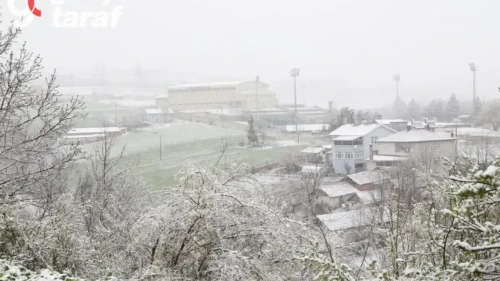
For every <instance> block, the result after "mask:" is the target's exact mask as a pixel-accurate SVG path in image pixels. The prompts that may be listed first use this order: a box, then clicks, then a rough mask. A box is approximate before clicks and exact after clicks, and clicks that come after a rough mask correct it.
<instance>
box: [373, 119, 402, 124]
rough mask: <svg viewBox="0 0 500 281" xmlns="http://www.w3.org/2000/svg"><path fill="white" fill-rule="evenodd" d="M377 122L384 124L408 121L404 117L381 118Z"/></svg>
mask: <svg viewBox="0 0 500 281" xmlns="http://www.w3.org/2000/svg"><path fill="white" fill-rule="evenodd" d="M375 122H377V124H382V125H391V124H394V123H407V122H408V121H407V120H403V119H380V120H375Z"/></svg>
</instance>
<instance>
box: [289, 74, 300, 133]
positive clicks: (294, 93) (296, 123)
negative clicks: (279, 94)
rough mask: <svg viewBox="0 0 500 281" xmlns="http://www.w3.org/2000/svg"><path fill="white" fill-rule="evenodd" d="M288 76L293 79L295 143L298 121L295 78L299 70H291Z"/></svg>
mask: <svg viewBox="0 0 500 281" xmlns="http://www.w3.org/2000/svg"><path fill="white" fill-rule="evenodd" d="M290 74H291V75H292V77H293V97H294V101H295V134H297V142H299V123H298V122H299V121H298V119H299V118H298V117H299V115H298V112H297V76H299V74H300V69H299V68H292V71H291V72H290Z"/></svg>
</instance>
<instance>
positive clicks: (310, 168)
mask: <svg viewBox="0 0 500 281" xmlns="http://www.w3.org/2000/svg"><path fill="white" fill-rule="evenodd" d="M321 169H323V167H321V166H302V173H308V174H315V173H319V172H320V171H321Z"/></svg>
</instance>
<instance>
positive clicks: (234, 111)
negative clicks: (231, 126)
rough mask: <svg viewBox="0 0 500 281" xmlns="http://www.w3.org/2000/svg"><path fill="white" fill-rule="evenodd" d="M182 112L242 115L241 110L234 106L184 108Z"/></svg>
mask: <svg viewBox="0 0 500 281" xmlns="http://www.w3.org/2000/svg"><path fill="white" fill-rule="evenodd" d="M181 112H184V113H210V114H217V115H240V114H241V111H240V110H237V109H232V108H222V109H221V108H212V109H192V110H183V111H181Z"/></svg>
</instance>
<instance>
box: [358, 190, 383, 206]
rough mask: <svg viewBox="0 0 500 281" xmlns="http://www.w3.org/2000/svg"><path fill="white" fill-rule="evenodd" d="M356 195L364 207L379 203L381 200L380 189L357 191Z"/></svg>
mask: <svg viewBox="0 0 500 281" xmlns="http://www.w3.org/2000/svg"><path fill="white" fill-rule="evenodd" d="M356 195H357V196H358V197H359V200H361V202H362V203H363V204H364V205H370V204H373V203H377V202H380V201H381V200H382V192H380V189H378V188H377V189H372V190H365V191H358V192H356Z"/></svg>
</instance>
